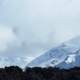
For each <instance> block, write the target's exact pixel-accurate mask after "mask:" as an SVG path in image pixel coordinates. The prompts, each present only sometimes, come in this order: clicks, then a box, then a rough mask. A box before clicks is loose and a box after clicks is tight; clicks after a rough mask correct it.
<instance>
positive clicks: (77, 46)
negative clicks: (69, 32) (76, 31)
mask: <svg viewBox="0 0 80 80" xmlns="http://www.w3.org/2000/svg"><path fill="white" fill-rule="evenodd" d="M79 51H80V37H76V38H74V39H71V40H69V41H67V42H64V43H62V44H61V45H60V46H58V47H55V48H52V49H51V50H49V51H48V52H46V53H44V54H43V55H41V56H39V57H37V58H36V59H34V60H33V61H31V62H30V63H29V64H28V65H27V66H30V67H35V66H38V67H40V66H41V67H45V66H53V67H54V66H56V65H58V64H60V63H62V62H64V61H65V59H66V58H67V57H68V56H69V55H73V54H76V55H78V54H79Z"/></svg>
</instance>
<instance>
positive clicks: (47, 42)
mask: <svg viewBox="0 0 80 80" xmlns="http://www.w3.org/2000/svg"><path fill="white" fill-rule="evenodd" d="M0 24H1V26H0V45H1V46H2V45H3V47H2V48H1V49H2V50H1V51H0V52H1V55H18V56H24V55H26V56H36V55H39V54H42V53H43V52H44V51H47V50H48V49H50V48H52V47H53V46H55V45H58V44H60V43H61V42H64V41H67V40H69V39H70V38H72V37H75V36H78V35H80V0H0ZM6 36H7V37H6ZM3 40H4V41H3ZM1 46H0V47H1Z"/></svg>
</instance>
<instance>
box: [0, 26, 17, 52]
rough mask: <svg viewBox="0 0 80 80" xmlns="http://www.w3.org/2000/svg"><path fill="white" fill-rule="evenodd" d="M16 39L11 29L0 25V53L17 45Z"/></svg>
mask: <svg viewBox="0 0 80 80" xmlns="http://www.w3.org/2000/svg"><path fill="white" fill-rule="evenodd" d="M17 40H18V39H17V37H16V35H15V33H14V32H13V30H12V28H11V27H5V26H3V25H0V52H4V51H6V50H7V49H8V47H9V46H13V45H17V44H16V43H18V41H17Z"/></svg>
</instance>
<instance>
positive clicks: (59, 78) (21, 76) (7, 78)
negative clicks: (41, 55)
mask: <svg viewBox="0 0 80 80" xmlns="http://www.w3.org/2000/svg"><path fill="white" fill-rule="evenodd" d="M0 80H80V67H75V68H71V69H59V68H53V67H46V68H41V67H33V68H30V67H27V68H26V69H25V70H24V71H23V70H22V69H21V68H20V67H18V66H10V67H5V68H0Z"/></svg>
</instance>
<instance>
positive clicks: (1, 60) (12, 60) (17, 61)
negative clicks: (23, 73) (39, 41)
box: [0, 56, 32, 69]
mask: <svg viewBox="0 0 80 80" xmlns="http://www.w3.org/2000/svg"><path fill="white" fill-rule="evenodd" d="M31 60H32V57H4V56H0V68H2V67H5V66H11V65H12V66H19V67H21V68H23V69H24V68H25V67H26V65H27V64H28V63H29V62H30V61H31Z"/></svg>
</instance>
